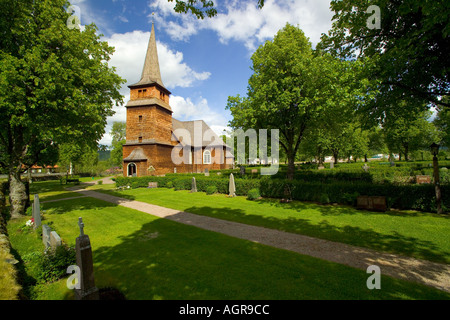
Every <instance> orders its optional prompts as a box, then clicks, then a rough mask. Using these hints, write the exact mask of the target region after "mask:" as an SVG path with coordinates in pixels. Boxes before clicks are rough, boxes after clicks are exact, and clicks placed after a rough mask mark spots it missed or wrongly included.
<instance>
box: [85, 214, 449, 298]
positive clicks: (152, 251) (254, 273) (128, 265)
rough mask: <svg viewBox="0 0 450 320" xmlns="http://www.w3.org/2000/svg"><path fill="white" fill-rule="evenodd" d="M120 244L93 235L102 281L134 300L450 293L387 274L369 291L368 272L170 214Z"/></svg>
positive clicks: (441, 295) (434, 295) (100, 283)
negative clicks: (109, 243)
mask: <svg viewBox="0 0 450 320" xmlns="http://www.w3.org/2000/svg"><path fill="white" fill-rule="evenodd" d="M179 215H180V216H179V217H174V218H175V219H177V218H180V219H182V218H183V215H184V214H183V213H179ZM120 241H121V242H120V243H119V244H117V245H114V246H102V247H99V248H95V240H94V241H93V240H92V239H91V244H92V246H93V250H94V251H93V257H94V266H95V277H96V285H97V286H98V287H104V286H112V287H116V288H118V289H119V290H120V291H121V292H123V293H124V294H125V295H126V297H127V299H131V300H135V299H142V300H144V299H173V300H186V299H188V300H196V299H221V300H230V299H250V300H254V299H256V300H258V299H285V300H288V299H403V298H413V299H448V298H449V295H448V294H446V293H444V292H441V291H437V290H434V289H432V288H429V287H425V286H420V285H416V284H412V283H409V282H405V281H400V280H396V279H393V278H389V277H384V276H383V277H382V283H383V290H368V289H367V287H366V280H367V277H368V275H367V274H366V272H365V271H363V270H356V269H353V268H350V267H346V266H343V265H340V264H336V263H331V262H326V261H324V260H320V259H315V258H312V257H308V256H303V255H299V254H295V253H291V252H288V251H285V250H278V249H275V248H272V247H268V246H263V245H260V244H257V243H253V242H250V241H245V240H240V239H237V238H232V237H229V236H226V235H223V234H219V233H215V232H210V231H206V230H202V229H199V228H195V227H192V226H186V225H183V224H179V223H175V222H173V221H169V220H165V219H155V220H154V221H152V222H150V223H145V224H143V225H142V227H141V228H140V229H139V230H138V231H136V232H133V233H131V234H129V235H127V236H122V237H120Z"/></svg>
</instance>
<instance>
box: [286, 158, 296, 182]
mask: <svg viewBox="0 0 450 320" xmlns="http://www.w3.org/2000/svg"><path fill="white" fill-rule="evenodd" d="M294 173H295V154H293V155H289V156H288V170H287V179H288V180H294Z"/></svg>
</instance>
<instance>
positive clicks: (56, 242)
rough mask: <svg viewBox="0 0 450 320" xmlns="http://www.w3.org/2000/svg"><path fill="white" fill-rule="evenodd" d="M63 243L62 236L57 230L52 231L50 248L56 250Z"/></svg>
mask: <svg viewBox="0 0 450 320" xmlns="http://www.w3.org/2000/svg"><path fill="white" fill-rule="evenodd" d="M61 245H62V241H61V238H60V236H59V235H58V234H57V233H56V231H52V232H50V248H52V249H53V250H56V248H58V247H59V246H61Z"/></svg>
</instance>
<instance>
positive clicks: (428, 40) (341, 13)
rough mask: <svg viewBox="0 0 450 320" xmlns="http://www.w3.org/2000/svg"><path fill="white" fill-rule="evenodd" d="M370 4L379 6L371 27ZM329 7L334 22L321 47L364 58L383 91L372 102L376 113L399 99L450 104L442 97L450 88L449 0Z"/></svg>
mask: <svg viewBox="0 0 450 320" xmlns="http://www.w3.org/2000/svg"><path fill="white" fill-rule="evenodd" d="M370 5H376V6H378V7H379V8H380V18H381V26H380V28H379V29H378V28H372V29H371V28H368V26H367V20H368V19H370V18H371V15H373V12H370V11H369V12H368V11H367V9H368V8H369V6H370ZM331 9H332V10H333V11H334V13H335V15H334V17H333V26H332V29H331V30H330V31H329V32H328V34H327V35H325V34H324V35H323V36H322V41H321V43H320V44H319V47H321V48H326V49H327V50H328V51H329V52H331V53H333V54H334V55H336V56H340V57H343V58H355V57H358V58H360V59H364V60H365V62H366V63H367V67H368V69H367V72H368V74H369V75H370V76H371V77H372V79H374V80H375V79H376V80H379V83H375V84H374V85H376V86H377V87H378V88H379V90H380V94H379V95H378V96H377V99H376V101H375V103H373V104H372V105H371V107H372V109H373V110H372V112H374V115H375V116H378V117H380V116H382V113H383V111H384V110H385V109H384V108H385V107H389V106H391V105H392V102H394V101H398V100H409V101H412V100H419V101H421V102H425V104H434V105H445V106H447V107H449V106H450V105H449V104H448V103H447V102H445V101H443V100H439V98H440V97H442V96H448V95H449V87H450V81H449V80H450V79H449V74H450V72H449V71H450V60H449V59H448V51H449V49H450V37H449V34H450V18H449V17H450V16H449V14H448V12H449V10H450V3H449V2H448V1H444V0H436V1H427V0H409V1H402V0H394V1H392V0H375V1H369V0H333V1H331ZM422 105H423V104H422ZM415 106H417V104H407V105H406V107H409V108H413V107H415ZM414 111H416V110H414Z"/></svg>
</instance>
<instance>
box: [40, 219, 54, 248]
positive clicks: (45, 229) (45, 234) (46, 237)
mask: <svg viewBox="0 0 450 320" xmlns="http://www.w3.org/2000/svg"><path fill="white" fill-rule="evenodd" d="M51 232H52V229H51V228H50V227H49V226H48V225H46V224H44V225H42V242H43V243H44V246H45V249H47V248H48V247H50V233H51Z"/></svg>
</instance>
